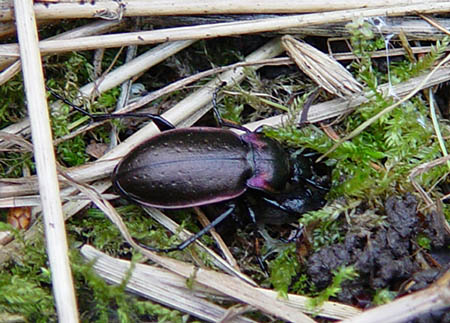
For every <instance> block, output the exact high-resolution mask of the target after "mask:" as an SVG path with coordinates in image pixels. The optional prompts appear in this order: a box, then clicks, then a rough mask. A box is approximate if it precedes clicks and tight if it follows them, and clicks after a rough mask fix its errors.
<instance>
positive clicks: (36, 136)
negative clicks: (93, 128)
mask: <svg viewBox="0 0 450 323" xmlns="http://www.w3.org/2000/svg"><path fill="white" fill-rule="evenodd" d="M14 4H15V14H16V23H17V32H18V36H19V43H20V57H21V60H22V64H23V76H24V84H25V91H26V95H27V99H28V100H27V101H28V113H29V115H30V121H31V131H32V135H33V145H34V157H35V161H36V170H37V174H38V179H39V191H40V194H41V203H42V209H43V214H44V217H43V218H44V228H45V236H46V242H47V254H48V258H49V263H50V269H51V273H52V275H51V277H52V284H53V294H54V297H55V303H56V309H57V312H58V317H59V320H60V321H61V322H78V311H77V304H76V300H75V292H74V287H73V280H72V275H71V270H70V265H69V256H68V247H67V238H66V232H65V225H64V216H63V212H62V207H61V200H60V197H59V194H60V192H59V185H58V178H57V175H56V161H55V155H54V151H53V143H52V135H51V130H50V118H49V115H48V109H47V100H46V95H45V88H44V75H43V72H42V65H41V56H40V54H39V48H38V38H37V30H36V21H35V18H34V12H33V6H32V2H30V1H28V0H15V1H14Z"/></svg>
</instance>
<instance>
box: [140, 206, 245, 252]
mask: <svg viewBox="0 0 450 323" xmlns="http://www.w3.org/2000/svg"><path fill="white" fill-rule="evenodd" d="M235 208H236V205H235V204H232V205H231V206H230V208H229V209H228V210H226V211H225V212H223V213H222V214H221V215H219V216H218V217H217V218H215V219H214V221H212V222H211V223H209V224H208V225H207V226H206V227H204V228H203V229H201V230H200V231H199V232H197V233H196V234H194V235H193V236H191V237H190V238H188V239H186V240H185V241H183V242H182V243H180V244H178V245H176V246H175V247H172V248H154V247H150V246H147V245H144V244H142V243H140V242H138V244H139V245H140V246H141V247H142V248H145V249H147V250H150V251H154V252H165V253H168V252H172V251H182V250H183V249H185V248H186V247H187V246H189V245H190V244H191V243H193V242H194V241H195V240H197V239H198V238H200V237H201V236H203V235H204V234H205V233H206V232H208V231H209V230H211V229H212V228H214V227H215V226H216V225H218V224H219V223H220V222H222V221H223V220H225V219H226V218H227V217H228V216H229V215H230V214H231V213H232V212H233V211H234V209H235Z"/></svg>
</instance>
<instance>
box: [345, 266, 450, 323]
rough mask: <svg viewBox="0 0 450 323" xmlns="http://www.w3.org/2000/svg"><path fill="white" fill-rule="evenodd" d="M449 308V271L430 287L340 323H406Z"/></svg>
mask: <svg viewBox="0 0 450 323" xmlns="http://www.w3.org/2000/svg"><path fill="white" fill-rule="evenodd" d="M449 306H450V270H449V271H447V272H446V273H445V274H444V275H443V276H442V277H441V278H439V279H438V280H437V281H436V282H435V283H434V284H432V285H431V286H430V287H428V288H426V289H423V290H421V291H418V292H416V293H413V294H411V295H407V296H403V297H400V298H398V299H396V300H394V301H392V302H390V303H388V304H384V305H381V306H378V307H375V308H373V309H370V310H367V311H365V312H363V313H361V314H359V315H355V316H354V317H352V318H350V319H347V320H344V321H342V323H357V322H364V323H377V322H390V323H400V322H407V321H409V320H410V319H413V318H414V317H416V316H418V315H420V314H424V313H429V312H431V311H435V310H441V309H445V308H448V307H449Z"/></svg>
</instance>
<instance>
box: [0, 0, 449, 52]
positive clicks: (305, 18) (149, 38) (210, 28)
mask: <svg viewBox="0 0 450 323" xmlns="http://www.w3.org/2000/svg"><path fill="white" fill-rule="evenodd" d="M449 11H450V2H448V1H444V2H436V3H427V4H414V5H405V6H393V7H386V8H376V9H354V10H347V11H336V12H324V13H312V14H304V15H293V16H283V17H277V18H267V19H255V20H251V21H238V22H230V23H219V24H209V25H199V26H191V27H178V28H167V29H159V30H151V31H141V32H131V33H119V34H114V35H103V36H91V37H80V38H77V39H74V40H47V41H42V42H40V44H39V45H40V49H41V53H42V54H43V55H45V54H49V53H59V52H67V51H78V50H93V49H98V48H111V47H121V46H128V45H146V44H155V43H161V42H167V41H176V40H193V39H209V38H216V37H224V36H236V35H245V34H252V33H261V32H269V31H278V30H282V29H286V28H293V27H302V26H310V25H318V24H324V23H331V22H344V21H351V20H352V19H354V18H355V17H374V16H383V17H384V16H401V15H407V14H417V13H422V14H424V13H442V12H449ZM0 55H3V56H18V47H17V44H7V45H1V46H0Z"/></svg>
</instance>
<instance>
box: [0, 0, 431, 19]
mask: <svg viewBox="0 0 450 323" xmlns="http://www.w3.org/2000/svg"><path fill="white" fill-rule="evenodd" d="M435 2H439V1H438V0H428V1H427V3H429V4H431V3H435ZM421 3H423V1H420V0H366V1H358V0H334V1H329V0H316V1H309V0H279V1H271V0H253V1H241V0H226V1H223V0H191V1H189V5H186V1H184V0H170V1H168V0H166V1H142V0H128V1H126V2H122V1H101V0H97V1H95V2H91V3H80V2H69V1H58V2H52V3H49V2H44V3H40V2H37V3H35V5H34V8H35V12H36V16H37V18H38V19H68V18H74V19H78V18H104V19H114V18H117V17H122V16H125V17H127V16H128V17H132V16H166V15H204V14H255V13H290V14H298V13H305V12H322V11H332V10H349V9H356V8H366V9H367V8H376V7H389V6H402V5H410V4H421ZM12 19H13V17H12V10H11V7H8V6H5V5H4V6H2V7H0V21H8V20H12Z"/></svg>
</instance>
